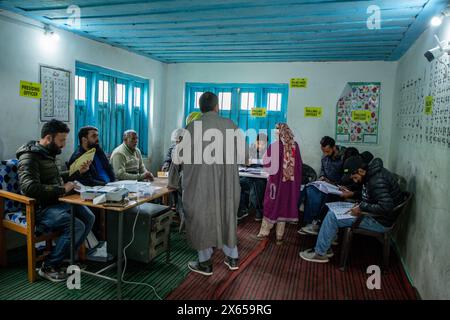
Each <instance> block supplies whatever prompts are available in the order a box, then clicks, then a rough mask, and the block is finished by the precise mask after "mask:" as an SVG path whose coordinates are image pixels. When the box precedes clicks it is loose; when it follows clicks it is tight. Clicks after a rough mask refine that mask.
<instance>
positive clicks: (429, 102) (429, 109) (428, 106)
mask: <svg viewBox="0 0 450 320" xmlns="http://www.w3.org/2000/svg"><path fill="white" fill-rule="evenodd" d="M425 114H426V115H429V116H431V115H432V114H433V97H432V96H426V97H425Z"/></svg>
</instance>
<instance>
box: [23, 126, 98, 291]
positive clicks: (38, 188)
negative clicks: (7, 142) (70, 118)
mask: <svg viewBox="0 0 450 320" xmlns="http://www.w3.org/2000/svg"><path fill="white" fill-rule="evenodd" d="M69 131H70V130H69V127H68V126H67V125H66V124H65V123H64V122H61V121H58V120H54V119H53V120H51V121H49V122H46V123H45V124H44V125H43V127H42V131H41V139H40V140H39V141H30V142H28V143H27V144H25V145H23V146H22V147H20V148H19V150H17V153H16V154H17V158H18V159H19V168H18V171H19V184H20V189H21V191H22V193H23V194H24V195H26V196H27V197H31V198H34V199H36V232H37V233H43V232H54V231H61V232H62V233H61V236H60V237H59V238H58V240H57V241H56V246H55V247H53V249H52V251H51V252H50V254H49V255H48V256H46V257H45V260H44V262H43V263H42V266H41V268H40V269H39V275H40V276H41V277H43V278H46V279H48V280H50V281H53V282H59V281H64V280H65V279H66V273H65V272H64V268H63V260H64V258H66V257H68V255H69V252H70V218H71V205H69V204H66V203H61V202H59V201H58V198H59V197H62V196H64V195H66V194H68V193H70V192H71V191H72V190H73V189H74V183H73V182H66V183H64V182H63V179H62V177H61V176H60V174H59V170H58V166H57V164H56V156H57V155H58V154H60V153H61V151H62V149H63V148H64V146H65V145H66V139H67V135H68V133H69ZM89 165H90V163H88V162H87V163H84V164H83V165H82V167H81V169H80V173H81V174H83V173H85V172H86V171H87V170H88V169H89ZM73 209H74V213H75V246H76V248H79V247H80V246H81V244H82V243H83V242H84V240H85V239H86V237H87V235H88V234H89V232H90V231H91V228H92V225H93V224H94V220H95V216H94V214H93V213H92V212H91V211H90V210H89V209H88V208H87V207H84V206H73Z"/></svg>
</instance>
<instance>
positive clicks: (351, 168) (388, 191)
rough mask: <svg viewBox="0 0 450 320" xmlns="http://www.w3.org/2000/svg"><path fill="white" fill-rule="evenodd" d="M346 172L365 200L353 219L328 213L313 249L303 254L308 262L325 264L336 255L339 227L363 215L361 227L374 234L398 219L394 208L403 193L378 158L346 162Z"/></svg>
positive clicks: (344, 226) (302, 256) (360, 158)
mask: <svg viewBox="0 0 450 320" xmlns="http://www.w3.org/2000/svg"><path fill="white" fill-rule="evenodd" d="M344 172H345V173H348V174H350V175H351V178H352V180H353V181H354V182H355V183H359V184H362V186H363V189H362V201H361V203H360V204H359V205H355V206H354V207H353V208H352V209H351V215H352V216H353V218H349V219H340V220H338V219H337V218H336V216H335V214H334V213H333V212H331V211H328V213H327V215H326V217H325V219H324V221H323V223H322V226H321V228H320V232H319V236H318V238H317V242H316V246H315V248H314V249H308V250H305V251H302V252H300V257H301V258H302V259H304V260H306V261H311V262H319V263H325V262H328V261H329V258H331V257H332V256H333V252H332V251H331V249H330V247H331V243H332V241H333V239H334V237H335V236H336V235H337V232H338V229H339V228H346V227H351V226H352V224H353V223H354V222H355V220H356V218H357V217H359V216H360V215H361V214H362V213H363V212H364V216H363V217H362V220H361V223H360V225H359V228H362V229H366V230H369V231H374V232H380V233H383V232H385V231H386V230H387V229H388V228H390V227H391V226H392V225H393V224H394V222H395V220H396V218H397V216H396V214H395V213H394V211H393V209H394V208H395V207H396V206H398V205H399V204H400V203H401V202H402V192H401V190H400V187H399V185H398V182H397V181H396V179H395V177H394V175H393V174H392V173H390V172H389V171H388V170H387V169H385V168H384V167H383V161H382V160H381V159H379V158H376V159H374V160H373V161H371V162H370V164H367V163H365V162H364V160H363V158H362V157H361V156H353V157H350V158H349V159H347V160H346V161H345V163H344Z"/></svg>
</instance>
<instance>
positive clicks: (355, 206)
mask: <svg viewBox="0 0 450 320" xmlns="http://www.w3.org/2000/svg"><path fill="white" fill-rule="evenodd" d="M359 205H360V204H359V203H357V204H355V205H354V206H353V207H351V208H350V209H349V210H348V211H346V212H345V213H350V212H352V210H353V209H355V208H358V207H359Z"/></svg>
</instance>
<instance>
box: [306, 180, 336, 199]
mask: <svg viewBox="0 0 450 320" xmlns="http://www.w3.org/2000/svg"><path fill="white" fill-rule="evenodd" d="M307 185H308V186H314V187H316V188H317V189H319V190H320V191H322V192H324V193H326V194H336V195H338V196H340V195H342V191H341V190H339V187H338V186H335V185H334V184H331V183H328V182H326V181H313V182H310V183H308V184H307Z"/></svg>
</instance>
